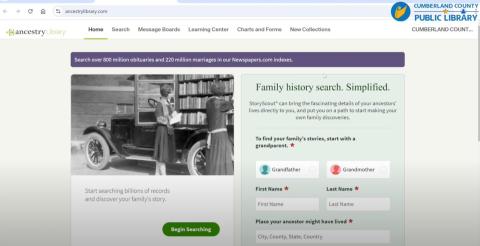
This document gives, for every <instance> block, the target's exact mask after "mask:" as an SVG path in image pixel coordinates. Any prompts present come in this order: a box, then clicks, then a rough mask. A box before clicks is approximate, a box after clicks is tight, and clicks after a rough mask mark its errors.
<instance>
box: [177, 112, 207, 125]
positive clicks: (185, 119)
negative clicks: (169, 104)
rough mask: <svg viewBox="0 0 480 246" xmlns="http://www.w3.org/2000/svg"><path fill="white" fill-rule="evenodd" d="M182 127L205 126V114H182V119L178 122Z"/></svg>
mask: <svg viewBox="0 0 480 246" xmlns="http://www.w3.org/2000/svg"><path fill="white" fill-rule="evenodd" d="M180 124H182V125H206V124H207V114H206V113H203V112H196V113H182V119H181V120H180Z"/></svg>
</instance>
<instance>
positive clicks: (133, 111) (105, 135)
mask: <svg viewBox="0 0 480 246" xmlns="http://www.w3.org/2000/svg"><path fill="white" fill-rule="evenodd" d="M233 100H234V77H233V75H230V74H77V75H72V77H71V126H72V131H71V145H72V146H71V173H72V175H233V174H234V158H233V157H234V153H233V136H234V135H233V133H234V122H233V121H234V120H233V119H234V117H233V115H234V108H233Z"/></svg>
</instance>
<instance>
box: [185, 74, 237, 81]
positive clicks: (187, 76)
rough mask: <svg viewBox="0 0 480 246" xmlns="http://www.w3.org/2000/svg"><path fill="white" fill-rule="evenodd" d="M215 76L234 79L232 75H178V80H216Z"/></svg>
mask: <svg viewBox="0 0 480 246" xmlns="http://www.w3.org/2000/svg"><path fill="white" fill-rule="evenodd" d="M215 76H218V77H219V78H221V79H223V78H230V77H232V75H230V74H181V75H178V80H180V81H184V80H196V79H214V78H215Z"/></svg>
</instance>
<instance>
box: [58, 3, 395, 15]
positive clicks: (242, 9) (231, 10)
mask: <svg viewBox="0 0 480 246" xmlns="http://www.w3.org/2000/svg"><path fill="white" fill-rule="evenodd" d="M55 13H56V15H57V16H59V17H185V18H187V17H193V18H195V17H200V18H201V17H222V18H232V17H270V18H272V17H282V18H284V17H296V18H302V17H303V18H305V17H324V18H334V17H342V18H345V17H353V18H354V17H361V18H388V17H389V14H390V6H389V5H387V4H378V5H362V4H351V5H334V4H333V5H332V4H328V5H315V6H311V5H310V6H307V5H288V6H287V5H284V6H282V5H279V6H266V5H260V6H258V5H257V6H248V5H235V6H234V5H228V6H225V5H208V6H207V5H198V6H195V5H190V6H171V5H169V6H95V7H92V6H87V5H86V6H59V7H57V8H56V9H55Z"/></svg>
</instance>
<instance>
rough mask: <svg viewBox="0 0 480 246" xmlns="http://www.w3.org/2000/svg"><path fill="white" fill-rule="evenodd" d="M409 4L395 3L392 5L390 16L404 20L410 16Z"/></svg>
mask: <svg viewBox="0 0 480 246" xmlns="http://www.w3.org/2000/svg"><path fill="white" fill-rule="evenodd" d="M410 12H411V10H410V6H408V4H406V3H404V2H398V3H395V4H394V5H393V6H392V10H391V13H392V17H393V19H395V20H397V21H406V20H407V19H408V17H410Z"/></svg>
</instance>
